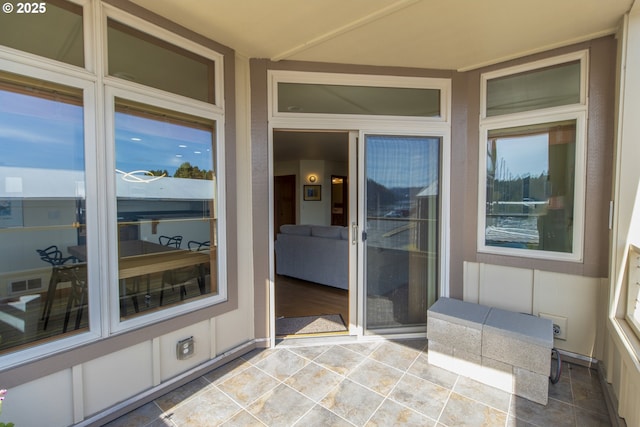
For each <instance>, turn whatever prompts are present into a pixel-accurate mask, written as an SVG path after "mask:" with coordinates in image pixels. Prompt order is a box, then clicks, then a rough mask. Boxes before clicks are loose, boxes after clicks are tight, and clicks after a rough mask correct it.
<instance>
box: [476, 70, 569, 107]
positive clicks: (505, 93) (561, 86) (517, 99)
mask: <svg viewBox="0 0 640 427" xmlns="http://www.w3.org/2000/svg"><path fill="white" fill-rule="evenodd" d="M580 67H581V62H580V61H574V62H569V63H564V64H560V65H554V66H551V67H546V68H541V69H536V70H530V71H526V72H524V73H519V74H512V75H508V76H504V77H497V78H493V79H490V80H488V81H487V113H486V114H487V117H492V116H500V115H503V114H513V113H519V112H523V111H533V110H539V109H542V108H551V107H558V106H562V105H571V104H578V103H579V102H580V90H581V88H580Z"/></svg>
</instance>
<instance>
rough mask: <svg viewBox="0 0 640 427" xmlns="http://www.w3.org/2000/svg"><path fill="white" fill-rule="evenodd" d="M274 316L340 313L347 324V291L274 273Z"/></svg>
mask: <svg viewBox="0 0 640 427" xmlns="http://www.w3.org/2000/svg"><path fill="white" fill-rule="evenodd" d="M275 288H276V317H298V316H313V315H321V314H340V315H341V316H342V318H343V319H344V323H345V325H349V292H348V291H346V290H344V289H338V288H334V287H332V286H325V285H319V284H316V283H312V282H307V281H304V280H299V279H294V278H291V277H287V276H280V275H276V284H275Z"/></svg>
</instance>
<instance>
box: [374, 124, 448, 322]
mask: <svg viewBox="0 0 640 427" xmlns="http://www.w3.org/2000/svg"><path fill="white" fill-rule="evenodd" d="M365 142H366V154H365V156H366V157H365V162H366V166H365V170H366V175H367V176H366V182H367V184H366V209H367V223H366V233H367V239H366V242H365V245H366V249H365V262H366V285H365V286H366V295H367V299H366V316H367V317H366V327H367V329H370V330H373V329H385V328H396V327H404V326H421V325H425V324H426V320H427V317H426V316H427V309H428V308H429V306H430V305H431V304H433V303H434V302H435V300H436V297H437V288H438V260H439V253H438V245H439V237H438V236H439V229H440V228H439V211H440V208H439V206H440V190H439V189H440V184H439V182H440V180H439V175H440V145H441V140H440V138H436V137H420V136H395V135H367V136H366V139H365Z"/></svg>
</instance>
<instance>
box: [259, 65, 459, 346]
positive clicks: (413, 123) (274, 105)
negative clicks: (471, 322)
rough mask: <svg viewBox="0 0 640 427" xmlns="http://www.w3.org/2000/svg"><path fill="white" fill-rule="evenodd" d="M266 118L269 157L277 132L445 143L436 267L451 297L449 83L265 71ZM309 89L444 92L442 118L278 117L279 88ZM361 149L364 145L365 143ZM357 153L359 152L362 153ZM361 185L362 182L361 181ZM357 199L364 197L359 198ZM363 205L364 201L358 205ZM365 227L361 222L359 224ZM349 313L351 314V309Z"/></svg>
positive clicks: (359, 330) (440, 287) (272, 264)
mask: <svg viewBox="0 0 640 427" xmlns="http://www.w3.org/2000/svg"><path fill="white" fill-rule="evenodd" d="M267 80H268V85H267V91H268V99H269V100H270V102H269V103H268V118H269V120H268V121H269V128H268V129H269V143H268V144H269V153H270V156H269V157H270V158H272V154H273V132H274V130H275V129H300V130H309V129H313V130H330V131H331V130H343V131H354V130H358V131H359V136H360V141H364V138H363V136H364V135H365V134H383V135H384V134H393V135H412V136H433V137H439V138H441V139H442V146H441V151H440V159H441V170H440V180H441V182H440V194H441V198H440V204H441V205H440V212H439V214H440V219H441V223H440V230H439V232H440V235H439V238H440V247H439V250H440V251H441V253H440V262H439V265H438V268H439V271H438V275H439V276H438V278H439V283H438V292H439V294H440V296H443V297H446V296H449V270H450V248H451V244H450V238H451V234H450V228H451V227H450V217H451V214H450V206H451V197H450V193H451V79H449V78H431V77H404V76H386V75H360V74H342V73H316V72H306V71H283V70H269V71H267ZM280 82H286V83H311V84H341V85H354V86H382V87H402V88H425V89H439V90H440V113H441V115H440V117H411V116H374V115H360V114H318V113H291V112H286V113H280V112H278V99H277V94H278V83H280ZM361 143H362V142H361ZM358 149H359V148H358ZM358 162H359V170H360V171H362V170H363V169H362V168H363V163H362V162H363V158H362V157H360V158H359V159H358ZM269 175H270V176H273V164H272V162H270V163H269ZM358 179H359V180H360V179H361V176H360V175H358ZM358 197H359V198H360V197H361V196H358ZM269 203H270V206H269V227H270V232H269V235H270V236H273V235H274V230H273V224H274V219H273V182H271V183H270V184H269ZM358 203H362V200H360V199H359V200H358ZM358 220H359V221H360V223H363V219H362V218H359V219H358ZM273 242H274V241H273V239H270V240H269V251H270V253H271V254H273V253H274V246H273ZM357 269H358V274H359V275H360V277H362V275H363V269H364V263H363V259H362V257H358V260H357ZM362 285H363V283H362V281H361V280H359V283H358V289H357V293H358V294H360V295H363V292H364V289H363V288H362ZM274 286H275V262H274V261H273V258H272V260H271V262H270V270H269V295H270V297H269V312H270V316H271V318H274V317H273V316H274V314H273V313H275V296H274V295H275V288H274ZM361 303H362V305H361V306H358V307H357V310H356V313H358V314H357V316H358V317H357V319H358V324H359V325H360V328H356V329H355V330H354V331H351V332H356V334H357V335H358V336H362V335H363V330H364V329H363V328H362V326H363V325H362V321H363V308H364V302H363V301H361ZM350 309H351V308H350ZM269 335H270V337H271V340H270V345H271V346H272V347H273V346H274V345H275V336H276V335H275V324H274V323H271V326H270V334H269Z"/></svg>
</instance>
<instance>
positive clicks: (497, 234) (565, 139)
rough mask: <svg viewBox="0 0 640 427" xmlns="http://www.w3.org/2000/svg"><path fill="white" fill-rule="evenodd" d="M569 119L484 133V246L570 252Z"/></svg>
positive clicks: (572, 147) (572, 138)
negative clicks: (485, 168)
mask: <svg viewBox="0 0 640 427" xmlns="http://www.w3.org/2000/svg"><path fill="white" fill-rule="evenodd" d="M575 164H576V122H575V120H570V121H563V122H555V123H545V124H540V125H534V126H521V127H513V128H507V129H496V130H491V131H489V134H488V140H487V197H486V229H485V244H486V245H487V246H497V247H512V248H526V249H536V250H542V251H552V252H567V253H571V252H572V251H573V220H574V218H573V216H574V187H575V173H576V167H575Z"/></svg>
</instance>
